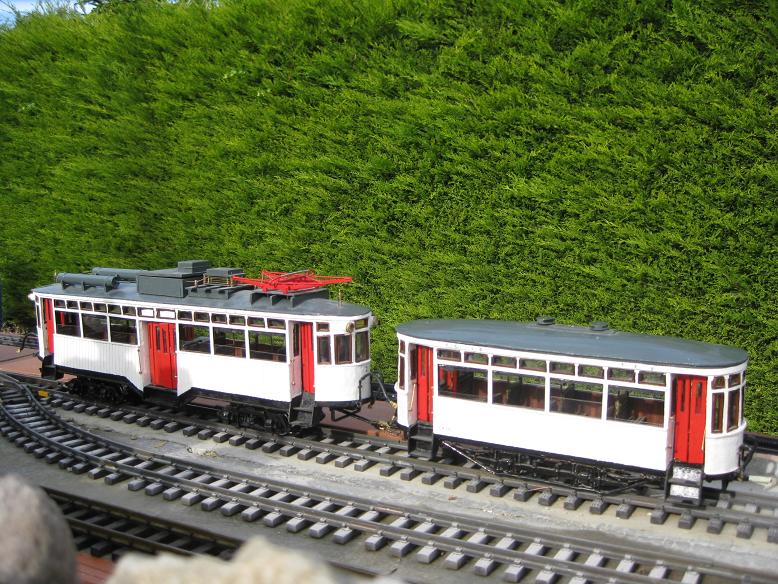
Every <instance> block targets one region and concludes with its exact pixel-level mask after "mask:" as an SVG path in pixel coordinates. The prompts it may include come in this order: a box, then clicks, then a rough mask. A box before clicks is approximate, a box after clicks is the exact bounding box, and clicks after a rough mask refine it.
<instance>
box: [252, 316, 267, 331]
mask: <svg viewBox="0 0 778 584" xmlns="http://www.w3.org/2000/svg"><path fill="white" fill-rule="evenodd" d="M249 326H258V327H262V328H265V319H264V318H259V317H258V316H249Z"/></svg>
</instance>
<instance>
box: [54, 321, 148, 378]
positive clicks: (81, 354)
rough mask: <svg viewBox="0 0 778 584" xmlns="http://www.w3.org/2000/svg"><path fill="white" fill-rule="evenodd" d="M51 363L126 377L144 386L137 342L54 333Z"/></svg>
mask: <svg viewBox="0 0 778 584" xmlns="http://www.w3.org/2000/svg"><path fill="white" fill-rule="evenodd" d="M54 348H55V349H56V350H55V352H54V363H55V364H56V365H61V366H63V367H74V368H76V369H83V370H85V371H94V372H97V373H110V374H112V375H119V376H122V377H126V378H127V379H128V380H129V381H130V383H132V384H133V385H135V387H136V388H138V389H142V388H143V385H144V381H143V375H142V374H141V368H140V358H139V353H138V347H137V346H136V345H122V344H119V343H108V342H106V341H96V340H93V339H84V338H81V337H71V336H68V335H58V334H56V333H55V334H54Z"/></svg>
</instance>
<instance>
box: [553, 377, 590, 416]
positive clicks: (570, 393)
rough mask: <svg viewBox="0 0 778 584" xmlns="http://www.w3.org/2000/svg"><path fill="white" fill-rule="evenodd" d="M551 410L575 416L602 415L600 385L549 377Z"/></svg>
mask: <svg viewBox="0 0 778 584" xmlns="http://www.w3.org/2000/svg"><path fill="white" fill-rule="evenodd" d="M551 411H552V412H561V413H563V414H574V415H576V416H587V417H589V418H599V417H601V416H602V385H600V384H599V383H587V382H585V381H568V380H566V379H555V378H553V377H552V378H551Z"/></svg>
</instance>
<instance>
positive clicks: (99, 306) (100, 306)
mask: <svg viewBox="0 0 778 584" xmlns="http://www.w3.org/2000/svg"><path fill="white" fill-rule="evenodd" d="M95 312H108V307H107V306H106V305H105V304H98V303H97V302H95Z"/></svg>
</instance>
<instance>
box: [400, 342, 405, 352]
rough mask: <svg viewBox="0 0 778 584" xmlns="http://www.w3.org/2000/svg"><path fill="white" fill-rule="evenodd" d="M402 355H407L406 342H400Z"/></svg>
mask: <svg viewBox="0 0 778 584" xmlns="http://www.w3.org/2000/svg"><path fill="white" fill-rule="evenodd" d="M400 353H405V341H400Z"/></svg>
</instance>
